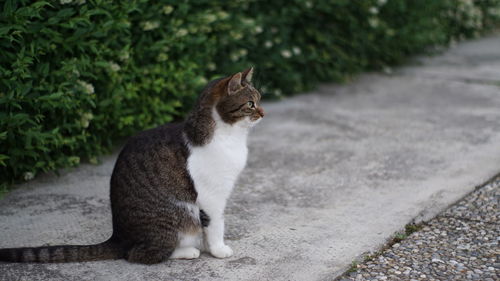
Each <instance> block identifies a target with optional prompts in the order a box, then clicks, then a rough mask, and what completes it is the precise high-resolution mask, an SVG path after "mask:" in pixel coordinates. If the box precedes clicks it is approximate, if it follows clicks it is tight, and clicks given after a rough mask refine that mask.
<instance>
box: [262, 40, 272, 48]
mask: <svg viewBox="0 0 500 281" xmlns="http://www.w3.org/2000/svg"><path fill="white" fill-rule="evenodd" d="M264 46H265V47H266V48H268V49H269V48H271V47H272V46H273V42H271V41H269V40H268V41H266V42H264Z"/></svg>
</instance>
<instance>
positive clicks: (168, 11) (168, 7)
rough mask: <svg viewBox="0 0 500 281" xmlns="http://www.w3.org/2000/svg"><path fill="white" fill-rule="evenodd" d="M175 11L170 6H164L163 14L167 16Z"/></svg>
mask: <svg viewBox="0 0 500 281" xmlns="http://www.w3.org/2000/svg"><path fill="white" fill-rule="evenodd" d="M173 11H174V7H172V6H170V5H165V6H163V13H164V14H165V15H169V14H170V13H172V12H173Z"/></svg>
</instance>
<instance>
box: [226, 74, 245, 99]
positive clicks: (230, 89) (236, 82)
mask: <svg viewBox="0 0 500 281" xmlns="http://www.w3.org/2000/svg"><path fill="white" fill-rule="evenodd" d="M241 88H243V87H242V86H241V72H238V73H236V74H235V75H233V77H231V79H230V80H229V82H228V84H227V93H228V94H229V95H231V94H234V93H235V92H237V91H239V90H240V89H241Z"/></svg>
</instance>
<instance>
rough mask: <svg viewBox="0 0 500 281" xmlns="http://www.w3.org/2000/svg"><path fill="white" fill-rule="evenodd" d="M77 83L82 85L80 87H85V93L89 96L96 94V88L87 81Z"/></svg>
mask: <svg viewBox="0 0 500 281" xmlns="http://www.w3.org/2000/svg"><path fill="white" fill-rule="evenodd" d="M76 82H78V84H80V86H82V87H83V91H84V92H85V93H87V94H89V95H90V94H93V93H94V86H93V85H92V84H90V83H87V82H85V81H82V80H77V81H76Z"/></svg>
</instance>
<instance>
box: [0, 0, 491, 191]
mask: <svg viewBox="0 0 500 281" xmlns="http://www.w3.org/2000/svg"><path fill="white" fill-rule="evenodd" d="M2 2H3V4H0V5H3V7H0V48H1V52H0V109H1V111H0V168H1V175H0V182H1V184H2V186H3V187H4V188H5V187H7V186H8V185H10V184H11V183H13V182H16V181H19V180H29V179H31V178H33V177H34V176H35V175H36V174H38V173H40V172H46V171H51V170H56V169H58V168H61V167H67V166H74V165H77V164H78V163H80V162H81V161H90V162H91V163H95V162H97V158H96V157H97V156H98V155H100V154H102V153H104V152H106V151H108V149H110V147H111V145H112V144H113V143H114V141H116V140H117V139H119V138H122V137H125V136H129V135H131V134H133V133H134V132H136V131H138V130H142V129H145V128H149V127H153V126H157V125H158V124H162V123H165V122H169V121H172V120H173V119H175V118H180V117H182V115H183V114H184V113H185V112H186V111H187V110H188V109H189V107H190V105H191V104H192V102H193V99H194V98H195V97H196V95H197V92H198V91H199V89H200V87H202V86H203V85H204V84H205V83H206V82H207V81H208V80H210V79H212V78H214V77H217V76H221V75H227V74H229V73H233V72H236V71H240V70H242V69H245V68H247V67H248V66H250V65H253V66H256V69H257V72H258V73H257V74H258V76H257V82H260V83H258V86H260V87H261V89H262V91H263V92H265V93H268V94H270V95H268V96H276V97H279V96H282V95H289V94H292V93H296V92H300V91H304V90H307V89H310V88H312V87H314V86H315V85H316V84H317V83H318V82H321V81H343V80H345V79H346V78H349V77H350V76H352V75H353V74H355V73H358V72H360V71H363V70H369V69H380V68H383V67H386V66H388V65H392V64H395V63H398V62H400V61H402V60H403V59H404V58H406V57H407V56H408V55H410V54H414V53H418V52H422V51H424V50H425V49H426V48H428V47H429V46H434V45H446V44H449V43H450V42H452V41H454V40H460V39H463V38H467V37H473V36H477V35H478V34H479V33H480V32H482V31H484V30H485V29H488V28H490V27H493V26H495V25H497V24H498V22H499V19H500V0H476V1H473V0H469V1H455V0H419V1H413V0H389V1H387V0H366V1H350V0H286V1H285V0H276V1H274V0H273V1H262V0H253V1H252V0H247V1H243V0H233V1H222V0H197V1H187V0H178V1H174V0H164V1H146V0H136V1H109V0H108V1H105V0H59V1H31V0H17V1H16V0H4V1H2Z"/></svg>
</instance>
